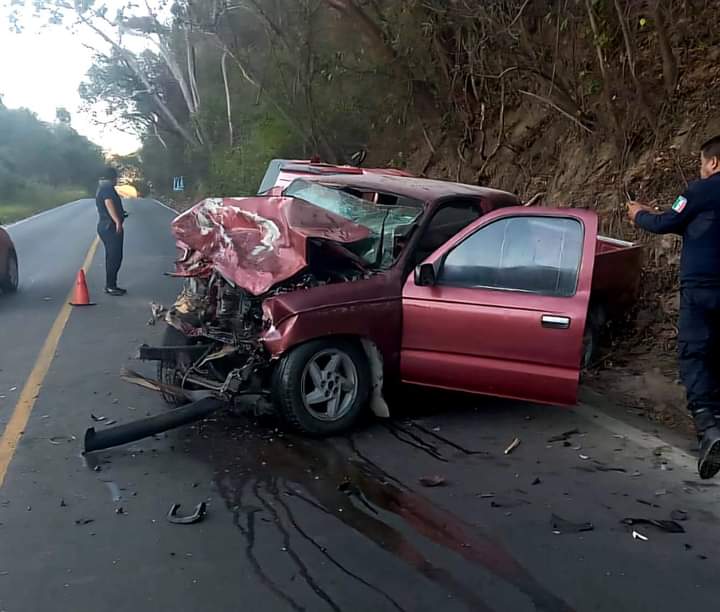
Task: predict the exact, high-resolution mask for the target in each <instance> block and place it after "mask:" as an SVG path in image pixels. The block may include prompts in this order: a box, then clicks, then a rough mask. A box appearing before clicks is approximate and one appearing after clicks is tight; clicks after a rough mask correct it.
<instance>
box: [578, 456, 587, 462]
mask: <svg viewBox="0 0 720 612" xmlns="http://www.w3.org/2000/svg"><path fill="white" fill-rule="evenodd" d="M578 457H580V459H582V460H583V461H587V460H588V459H590V457H588V456H587V455H578Z"/></svg>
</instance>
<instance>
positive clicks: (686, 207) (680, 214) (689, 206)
mask: <svg viewBox="0 0 720 612" xmlns="http://www.w3.org/2000/svg"><path fill="white" fill-rule="evenodd" d="M631 210H632V206H631ZM694 214H695V213H694V206H693V203H692V193H691V191H690V190H688V191H687V192H685V194H683V195H681V196H679V197H678V198H677V199H676V200H675V203H674V204H673V205H672V206H671V207H670V209H668V210H666V211H664V212H660V213H658V212H654V211H652V210H650V209H648V207H645V206H640V207H638V209H637V210H636V211H635V215H634V219H633V221H634V222H635V225H637V226H638V227H641V228H642V229H644V230H645V231H648V232H651V233H653V234H682V233H683V231H684V229H685V226H686V225H687V223H688V221H690V219H692V217H693V216H694Z"/></svg>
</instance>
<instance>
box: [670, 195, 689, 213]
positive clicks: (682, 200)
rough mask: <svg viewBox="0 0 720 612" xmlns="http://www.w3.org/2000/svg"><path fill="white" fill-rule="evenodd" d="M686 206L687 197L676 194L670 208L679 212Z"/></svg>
mask: <svg viewBox="0 0 720 612" xmlns="http://www.w3.org/2000/svg"><path fill="white" fill-rule="evenodd" d="M686 206H687V198H686V197H683V196H678V197H677V200H675V202H674V203H673V205H672V209H673V210H674V211H675V212H676V213H681V212H682V211H683V210H684V209H685V207H686Z"/></svg>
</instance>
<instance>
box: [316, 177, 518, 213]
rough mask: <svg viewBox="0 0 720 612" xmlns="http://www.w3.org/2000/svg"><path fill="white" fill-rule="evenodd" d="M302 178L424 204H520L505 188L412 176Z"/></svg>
mask: <svg viewBox="0 0 720 612" xmlns="http://www.w3.org/2000/svg"><path fill="white" fill-rule="evenodd" d="M302 178H303V179H304V180H307V181H319V182H322V183H324V184H332V185H337V186H342V187H353V188H355V189H364V190H367V191H378V192H382V193H390V194H394V195H398V196H403V197H405V198H410V199H414V200H418V201H420V202H424V203H426V204H429V203H432V202H435V201H437V200H441V199H444V198H449V197H470V198H482V199H485V200H491V201H493V202H495V203H497V204H499V205H500V206H518V205H519V204H520V203H521V201H520V198H518V197H517V196H516V195H513V194H512V193H508V192H507V191H500V190H499V189H491V188H489V187H476V186H474V185H466V184H464V183H454V182H451V181H440V180H436V179H425V178H417V177H414V176H388V175H381V174H362V175H361V174H352V175H345V174H332V175H327V174H326V175H322V176H304V177H302Z"/></svg>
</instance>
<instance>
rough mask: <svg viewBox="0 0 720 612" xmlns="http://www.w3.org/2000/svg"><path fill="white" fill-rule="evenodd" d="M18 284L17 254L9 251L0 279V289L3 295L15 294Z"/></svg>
mask: <svg viewBox="0 0 720 612" xmlns="http://www.w3.org/2000/svg"><path fill="white" fill-rule="evenodd" d="M19 284H20V274H19V269H18V260H17V254H16V253H15V251H10V253H8V258H7V262H6V264H5V270H4V272H3V275H2V277H0V289H2V291H3V293H15V292H16V291H17V290H18V285H19Z"/></svg>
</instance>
